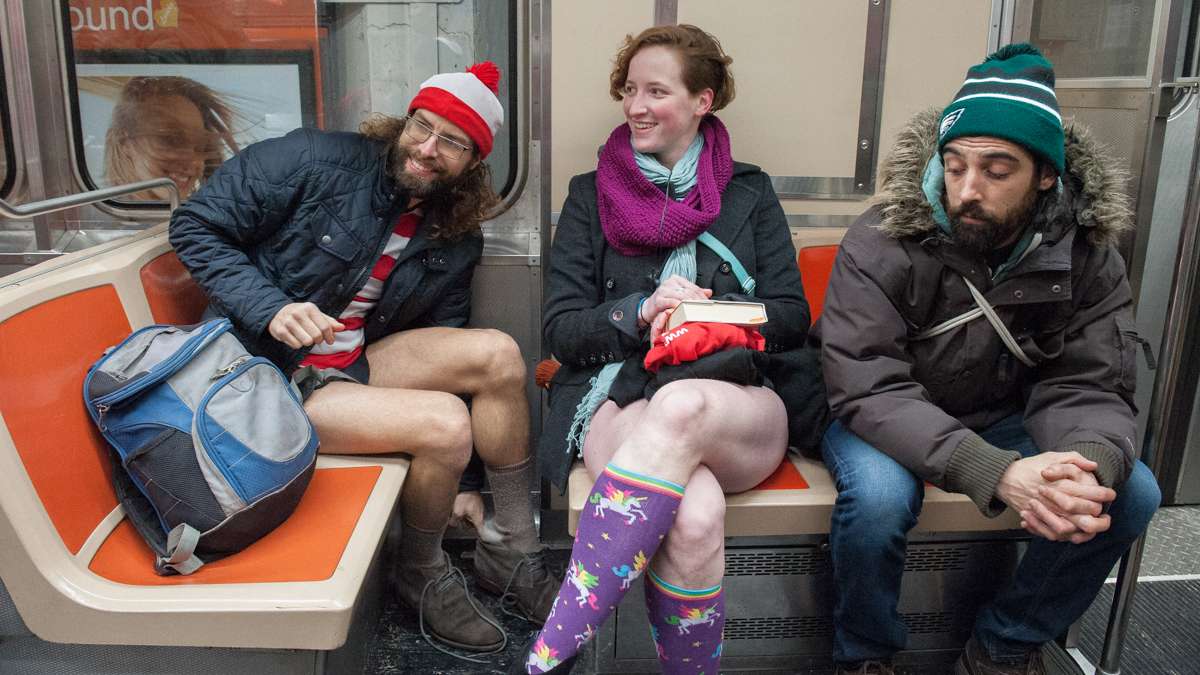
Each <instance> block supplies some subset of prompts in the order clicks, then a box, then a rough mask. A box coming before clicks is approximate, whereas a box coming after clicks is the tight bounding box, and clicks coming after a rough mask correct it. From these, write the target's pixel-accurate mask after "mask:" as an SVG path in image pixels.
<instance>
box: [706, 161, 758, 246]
mask: <svg viewBox="0 0 1200 675" xmlns="http://www.w3.org/2000/svg"><path fill="white" fill-rule="evenodd" d="M758 171H759V168H758V167H756V166H752V165H750V164H742V163H739V162H734V164H733V177H732V178H731V179H730V180H729V185H727V186H726V187H725V192H723V193H721V213H720V215H718V216H717V219H716V220H714V221H713V224H712V225H709V226H708V233H709V234H711V235H712V236H714V237H716V238H717V239H719V240H720V241H722V242H731V241H734V240H736V239H737V238H738V235H739V234H741V231H742V228H743V227H745V226H746V223H747V222H748V221H749V220H750V218H749V216H750V214H751V212H753V211H754V207H755V205H756V204H758V200H759V197H760V196H761V195H759V193H758V192H759V191H758V190H756V189H754V187H753V186H752V185H751V183H750V182H749V181H747V180H745V178H746V176H748V175H750V174H752V173H757V172H758Z"/></svg>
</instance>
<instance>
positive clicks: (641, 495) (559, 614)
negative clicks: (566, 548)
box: [525, 464, 683, 673]
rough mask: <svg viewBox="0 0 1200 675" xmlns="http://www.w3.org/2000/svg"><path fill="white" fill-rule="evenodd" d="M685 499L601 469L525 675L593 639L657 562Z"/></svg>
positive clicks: (647, 481) (663, 484) (675, 488)
mask: <svg viewBox="0 0 1200 675" xmlns="http://www.w3.org/2000/svg"><path fill="white" fill-rule="evenodd" d="M682 497H683V487H682V486H680V485H676V484H675V483H671V482H669V481H665V480H661V479H658V478H651V477H650V476H643V475H640V474H636V473H633V472H632V471H626V470H625V469H621V468H619V467H617V466H615V465H613V464H609V465H608V466H607V467H605V468H604V471H603V473H601V474H600V477H599V478H597V479H596V484H595V485H593V486H592V494H591V496H590V497H588V501H587V503H586V504H585V505H584V509H583V513H582V514H581V515H580V517H579V527H578V528H577V530H576V533H575V545H574V547H572V549H571V562H570V564H569V565H568V567H567V571H566V574H565V575H564V578H563V584H562V588H560V589H559V591H558V597H556V598H555V599H554V605H553V608H552V609H551V611H550V616H549V618H547V619H546V625H545V626H544V627H543V628H542V632H541V633H540V634H539V635H538V639H537V640H536V641H535V642H534V646H533V650H532V652H531V653H530V654H529V655H528V657H527V660H526V662H525V670H526V672H529V673H544V672H546V671H548V670H550V669H551V668H553V667H554V666H555V665H557V664H558V663H560V662H561V661H563V660H564V659H567V658H568V657H570V656H573V655H574V654H576V653H577V652H578V651H579V649H580V648H581V647H583V644H584V643H585V642H587V641H588V640H590V639H592V636H593V635H594V634H595V631H596V630H597V629H598V628H599V627H600V624H602V623H604V620H605V619H607V618H608V615H609V614H611V613H612V612H613V610H615V609H616V607H617V603H619V602H620V601H621V597H622V596H624V595H625V591H627V590H629V584H630V583H632V582H633V580H634V579H636V578H638V576H639V575H641V573H642V571H643V570H644V569H646V564H647V562H648V561H649V560H650V559H651V558H653V557H654V552H655V551H657V550H658V545H659V544H660V543H662V540H663V537H665V536H666V534H667V530H669V529H671V524H672V523H674V522H675V515H676V514H677V513H678V511H679V500H680V499H681V498H682Z"/></svg>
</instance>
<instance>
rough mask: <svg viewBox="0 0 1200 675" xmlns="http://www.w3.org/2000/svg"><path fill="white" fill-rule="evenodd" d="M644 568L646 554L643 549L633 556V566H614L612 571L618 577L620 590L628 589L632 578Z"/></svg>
mask: <svg viewBox="0 0 1200 675" xmlns="http://www.w3.org/2000/svg"><path fill="white" fill-rule="evenodd" d="M645 569H646V554H645V552H643V551H638V552H637V555H635V556H634V557H633V567H630V566H629V565H621V566H620V567H616V566H614V567H613V568H612V573H613V574H615V575H617V576H618V577H620V579H621V590H623V591H627V590H629V584H632V583H633V581H634V579H637V578H638V577H640V576H642V572H643V571H644V570H645Z"/></svg>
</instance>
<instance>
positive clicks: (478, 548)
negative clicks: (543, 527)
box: [475, 539, 562, 626]
mask: <svg viewBox="0 0 1200 675" xmlns="http://www.w3.org/2000/svg"><path fill="white" fill-rule="evenodd" d="M475 581H476V583H478V584H479V587H480V588H482V589H484V590H486V591H489V592H491V593H495V594H496V595H499V596H500V602H501V606H503V607H509V606H511V607H512V608H513V613H515V614H517V615H518V616H521V617H523V618H524V619H526V620H527V621H530V622H532V623H536V624H537V625H539V626H540V625H542V624H544V623H546V617H547V616H549V615H550V609H551V608H552V607H553V606H554V598H555V597H556V596H557V595H558V588H559V586H561V585H562V580H561V579H556V578H554V575H553V574H551V573H550V570H549V569H547V568H546V561H545V560H544V559H543V557H542V552H541V551H537V552H535V553H522V552H520V551H517V550H514V549H511V548H508V547H507V546H504V545H503V544H499V543H488V542H486V541H484V540H483V539H479V540H478V541H476V543H475Z"/></svg>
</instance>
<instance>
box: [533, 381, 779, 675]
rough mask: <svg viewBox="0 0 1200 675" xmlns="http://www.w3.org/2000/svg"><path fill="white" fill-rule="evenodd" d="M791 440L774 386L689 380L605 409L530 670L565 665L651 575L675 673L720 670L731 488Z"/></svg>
mask: <svg viewBox="0 0 1200 675" xmlns="http://www.w3.org/2000/svg"><path fill="white" fill-rule="evenodd" d="M786 445H787V420H786V413H785V412H784V407H783V403H782V401H780V399H779V397H778V396H777V395H776V394H775V393H774V392H773V391H771V390H769V389H765V388H763V387H745V386H739V385H734V384H730V383H728V382H721V381H717V380H683V381H679V382H673V383H671V384H668V385H666V386H664V387H663V388H662V389H660V390H659V391H658V392H657V393H656V394H655V395H654V397H653V398H652V399H651V400H649V401H638V402H635V403H632V404H630V405H628V406H626V407H624V408H617V406H616V405H615V404H613V403H612V402H607V403H605V404H604V405H603V406H601V407H600V409H599V410H598V411H597V412H596V415H595V416H594V417H593V419H592V423H591V427H590V430H589V432H588V435H587V438H586V440H585V442H584V449H583V454H584V461H585V463H586V464H587V466H588V470H589V473H590V474H591V475H592V476H593V477H594V479H595V485H594V486H593V488H592V491H591V494H590V496H589V498H588V502H587V504H585V508H584V513H583V514H582V515H581V517H580V522H579V527H578V530H577V532H576V535H575V545H574V547H573V548H572V551H571V562H570V565H569V567H568V570H567V574H566V578H565V579H564V581H563V586H562V589H561V590H560V591H559V597H558V598H556V599H555V602H554V606H553V607H554V608H553V610H552V612H551V615H550V618H549V619H548V620H547V621H546V627H545V629H543V631H542V633H541V634H540V635H539V636H538V639H537V641H536V642H535V644H534V648H533V650H532V653H531V654H530V656H529V659H528V660H527V662H526V666H527V671H528V672H531V673H539V672H546V671H548V670H551V669H555V666H556V665H557V664H558V663H560V662H561V661H564V660H566V659H567V658H570V657H572V656H573V655H574V654H575V653H577V652H578V650H579V649H580V648H581V647H582V646H583V644H584V643H585V642H587V641H588V640H589V639H591V637H592V636H593V635H594V632H595V630H596V629H597V628H598V627H599V626H600V624H602V623H603V622H604V621H605V620H606V619H607V618H608V616H609V615H610V614H611V613H612V611H613V610H614V609H615V608H616V605H617V604H618V603H619V602H620V600H621V597H622V596H623V595H624V593H625V591H626V590H628V588H629V585H630V583H631V582H632V581H633V580H634V579H635V578H637V577H638V576H640V575H641V574H643V573H647V580H646V584H645V588H646V601H647V609H648V611H649V614H650V621H651V630H652V634H653V638H654V641H655V644H656V646H657V647H658V652H659V659H660V661H661V662H662V665H663V668H664V672H667V673H672V672H682V670H683V669H686V670H688V671H694V670H695V667H696V665H697V663H698V662H704V664H705V665H707V666H710V667H706V668H702V669H703V670H706V671H708V670H711V671H712V672H716V667H717V665H718V664H719V661H720V654H721V629H722V627H723V626H724V600H723V596H722V595H721V586H720V581H721V576H722V574H723V572H724V517H725V498H724V493H725V492H740V491H743V490H748V489H750V488H752V487H754V486H755V485H756V484H758V483H759V482H760V481H762V480H763V479H764V478H766V477H767V476H769V475H770V474H771V472H772V471H773V470H774V469H775V468H776V467H777V466H778V465H779V462H780V460H781V459H782V457H783V453H784V451H785V450H786ZM650 561H653V562H652V563H651V562H650Z"/></svg>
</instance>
